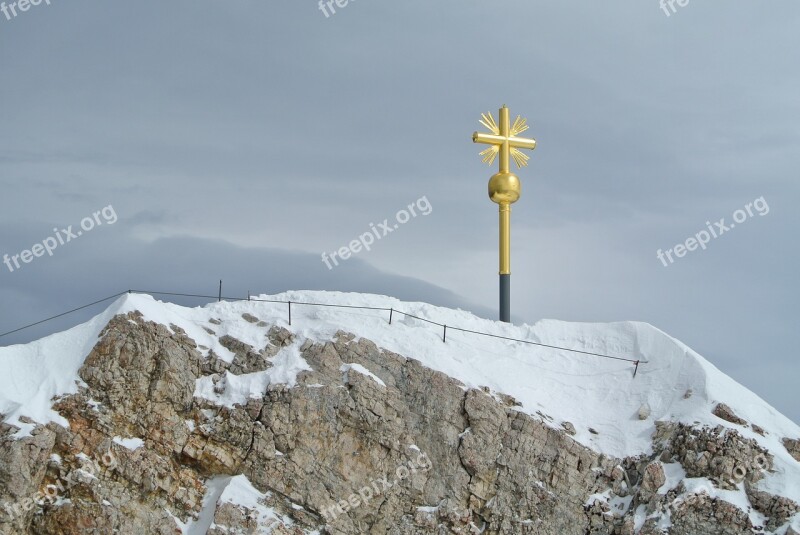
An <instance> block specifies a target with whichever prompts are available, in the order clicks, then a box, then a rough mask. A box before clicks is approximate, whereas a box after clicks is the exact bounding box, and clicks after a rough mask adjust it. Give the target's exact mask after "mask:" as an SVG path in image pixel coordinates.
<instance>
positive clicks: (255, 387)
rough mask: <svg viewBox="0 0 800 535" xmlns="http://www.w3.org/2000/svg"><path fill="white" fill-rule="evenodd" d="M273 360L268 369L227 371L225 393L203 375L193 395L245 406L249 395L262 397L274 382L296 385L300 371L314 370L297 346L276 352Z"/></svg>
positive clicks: (218, 402) (231, 404) (226, 403)
mask: <svg viewBox="0 0 800 535" xmlns="http://www.w3.org/2000/svg"><path fill="white" fill-rule="evenodd" d="M259 343H260V344H261V345H263V343H264V342H263V340H262V341H260V342H259ZM256 345H258V344H256ZM270 362H271V363H272V367H271V368H269V369H268V370H265V371H260V372H253V373H247V374H242V375H234V374H232V373H230V372H227V371H226V372H225V377H224V382H225V389H224V391H223V392H222V393H217V392H216V391H215V389H214V382H213V379H212V377H210V376H207V377H201V378H199V379H197V382H196V384H195V392H194V395H195V396H197V397H201V398H204V399H208V400H210V401H213V402H214V403H216V404H218V405H225V406H228V407H233V406H234V405H236V404H238V405H245V404H246V403H247V400H248V399H250V398H261V397H262V396H263V395H264V394H265V393H266V391H267V387H269V385H271V384H285V385H288V386H290V387H293V386H295V384H296V382H297V374H298V373H300V372H301V371H304V370H311V367H310V366H309V365H308V363H307V362H306V361H305V359H303V357H302V356H300V350H299V348H298V347H297V345H292V346H289V347H284V348H282V349H281V350H280V351H279V352H278V354H277V355H275V356H274V357H272V359H270Z"/></svg>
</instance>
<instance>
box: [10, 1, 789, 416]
mask: <svg viewBox="0 0 800 535" xmlns="http://www.w3.org/2000/svg"><path fill="white" fill-rule="evenodd" d="M49 1H50V5H47V3H45V2H44V1H42V3H40V5H38V6H30V8H29V9H28V10H27V11H24V12H22V11H19V9H18V8H15V9H16V10H15V11H12V10H8V13H9V15H8V16H6V15H3V14H0V81H2V93H0V95H2V102H1V104H2V113H0V255H2V254H8V255H10V256H11V255H15V254H19V253H20V252H21V251H23V250H25V249H30V248H31V246H32V245H33V244H35V243H42V242H44V241H45V240H46V239H47V238H49V237H53V238H56V239H57V238H58V237H60V238H61V239H65V236H64V235H63V233H62V232H61V230H60V229H64V228H67V227H68V226H69V225H72V226H73V231H76V230H78V229H79V228H80V223H81V221H82V219H83V218H84V217H87V216H89V217H92V215H93V214H94V213H95V212H98V211H101V210H102V209H103V208H104V207H113V210H111V209H108V210H106V213H105V214H103V213H101V214H99V215H98V217H97V218H96V219H95V223H94V225H95V228H94V229H92V230H91V231H89V232H85V233H84V234H83V235H81V236H80V237H78V238H75V239H73V240H72V241H70V242H68V243H67V242H66V241H65V243H64V244H63V245H61V244H59V245H58V247H57V248H56V249H55V250H54V251H53V256H52V257H50V256H48V255H47V254H46V253H45V254H44V256H42V257H39V258H33V260H32V261H31V262H30V263H27V264H26V263H21V265H20V267H19V268H15V269H14V271H13V272H12V271H11V270H10V269H9V268H8V267H7V266H6V265H0V298H2V301H1V303H2V304H1V305H0V332H5V331H8V330H11V329H14V328H16V327H18V326H20V325H23V324H25V323H28V322H32V321H36V320H38V319H41V318H43V317H45V316H47V315H50V314H55V313H58V312H61V311H63V310H66V309H69V308H71V307H73V306H77V305H80V304H84V303H87V302H90V301H92V300H94V299H98V298H101V297H105V296H106V295H109V294H112V293H115V292H117V291H120V290H124V289H128V288H136V287H141V288H142V289H148V290H151V289H152V290H159V289H164V290H167V291H184V292H190V293H215V292H216V284H217V282H216V281H217V280H218V279H220V278H221V279H224V280H225V289H226V291H225V293H226V294H229V295H246V293H247V291H248V290H249V291H251V292H253V293H274V292H279V291H283V290H287V289H330V290H347V291H365V292H373V293H381V294H387V295H393V296H397V297H399V298H402V299H412V300H424V301H429V302H432V303H435V304H442V305H447V306H453V307H461V308H468V309H471V310H473V311H475V312H476V313H477V314H479V315H482V316H485V317H494V316H495V314H496V309H497V206H496V205H494V204H492V203H491V202H490V201H489V199H488V197H487V194H486V184H487V182H488V179H489V177H490V176H491V174H492V173H493V172H495V171H494V167H492V168H490V167H488V166H485V165H484V164H482V163H481V161H480V158H479V157H478V155H477V153H478V152H479V151H480V150H481V149H482V147H478V146H476V145H473V143H472V141H471V135H472V132H473V131H475V130H477V129H480V128H481V127H480V125H479V124H478V122H477V120H478V119H479V118H480V114H481V112H487V111H492V112H493V113H495V115H496V113H497V108H499V107H500V106H501V105H503V104H507V105H508V106H509V107H510V108H511V113H512V116H516V114H522V115H523V116H525V117H527V118H528V120H529V123H530V125H531V130H530V131H528V132H526V135H528V134H529V135H531V136H533V137H535V138H536V139H537V141H538V147H537V149H536V150H535V151H534V152H533V153H531V154H530V155H531V157H532V159H531V165H530V166H529V167H527V168H525V169H523V170H522V171H520V172H519V175H520V177H521V180H522V184H523V195H522V198H521V199H520V201H519V202H518V203H517V204H515V205H514V207H513V217H512V219H513V249H512V251H513V257H512V273H513V275H512V291H513V297H512V312H513V318H514V321H515V322H518V323H522V322H525V323H534V322H535V321H537V320H539V319H542V318H556V319H563V320H570V321H591V322H609V321H619V320H640V321H646V322H650V323H652V324H653V325H655V326H657V327H658V328H660V329H662V330H664V331H666V332H668V333H669V334H671V335H673V336H675V337H677V338H679V339H681V340H683V341H684V342H686V343H687V344H689V345H690V346H691V347H693V348H694V349H695V350H697V351H698V352H700V353H701V354H703V355H704V356H705V357H706V358H708V359H709V360H710V361H712V362H713V363H714V364H715V365H716V366H718V367H719V368H720V369H722V370H723V371H725V372H726V373H728V374H729V375H731V376H732V377H734V378H735V379H737V380H738V381H740V382H741V383H743V384H745V385H746V386H748V387H749V388H751V389H752V390H754V391H755V392H756V393H758V394H759V395H761V396H762V397H763V398H765V399H766V400H768V401H769V402H770V403H772V404H773V405H774V406H776V407H777V408H778V409H780V410H781V411H782V412H784V413H785V414H786V415H788V416H789V417H791V418H792V419H794V420H795V421H800V403H798V402H797V399H798V397H797V392H798V390H799V388H798V384H799V383H800V364H798V350H797V342H796V340H797V335H798V325H799V324H800V313H798V304H797V301H798V297H799V296H798V282H797V274H798V272H800V269H799V268H800V265H799V264H800V262H799V261H798V249H797V244H798V239H797V234H798V230H800V216H798V210H797V207H798V205H799V204H800V186H799V185H798V183H799V182H798V167H799V166H798V164H799V163H800V151H798V147H800V97H798V95H800V70H798V66H800V46H799V45H800V33H798V28H800V4H798V3H797V0H774V1H773V2H770V3H769V4H765V3H762V2H744V1H738V2H726V3H722V2H700V1H694V0H691V1H690V2H689V3H688V5H686V6H684V7H679V6H678V5H677V4H675V11H674V12H673V11H672V10H670V8H669V7H665V8H664V10H662V8H661V7H660V5H659V2H658V0H629V1H627V2H620V1H607V2H589V1H582V2H551V1H543V0H524V1H523V0H519V1H516V0H514V1H510V0H501V1H498V2H480V3H476V2H464V1H463V0H461V1H455V0H438V1H436V2H430V1H428V2H421V1H418V0H404V1H402V2H400V1H393V2H389V1H386V0H350V3H349V4H347V5H346V7H344V8H338V7H336V4H333V6H334V8H335V9H336V13H335V14H334V13H331V11H330V9H329V8H326V11H328V16H327V17H326V15H325V13H323V11H322V10H320V9H319V5H318V4H317V2H316V1H315V0H280V1H262V2H255V1H252V0H240V1H235V0H231V1H226V2H220V1H213V2H212V1H208V0H191V1H189V0H173V1H170V2H163V1H160V2H156V1H153V0H140V1H138V2H127V3H123V2H118V1H117V2H104V3H99V2H91V1H88V0H69V1H64V0H49ZM340 1H341V0H340ZM6 2H7V3H8V0H6ZM13 12H16V16H13ZM667 13H669V16H668V15H667ZM422 198H424V199H425V200H426V201H427V203H428V204H427V205H429V206H430V210H428V212H429V213H428V214H427V215H423V214H422V213H421V212H422V211H421V210H417V212H418V215H417V216H416V217H412V218H410V220H409V221H408V222H407V223H405V224H403V225H400V226H399V227H398V228H397V229H396V230H394V231H393V232H392V233H391V234H389V235H387V236H385V237H382V239H381V240H376V242H375V243H374V245H373V246H372V247H371V251H364V250H362V251H360V252H359V253H357V254H355V255H354V257H352V258H350V259H347V260H343V261H340V262H339V266H337V267H334V269H331V270H329V269H328V268H327V267H326V266H325V264H324V263H323V262H322V260H321V254H322V252H323V251H324V252H326V253H328V254H330V253H332V252H333V251H337V250H338V249H339V248H341V247H342V246H345V245H347V244H348V243H349V242H350V241H351V240H353V239H355V238H357V237H358V236H359V235H361V234H364V233H366V232H369V231H370V230H371V226H370V225H371V224H372V223H374V224H375V225H376V226H377V225H378V224H379V223H380V222H383V221H384V220H385V219H388V220H389V223H390V225H392V224H393V223H394V222H395V221H396V220H395V214H396V213H397V212H398V211H399V210H401V209H403V208H405V207H407V205H408V204H410V203H413V202H415V201H417V200H418V199H422ZM761 198H763V200H761V201H756V199H761ZM754 202H755V204H751V205H750V213H752V215H750V214H748V213H747V212H746V211H745V212H738V213H737V212H736V211H737V210H740V209H741V210H745V209H746V207H747V205H748V204H749V203H754ZM422 204H425V201H421V202H420V205H422ZM759 207H760V209H757V208H759ZM765 207H768V208H765ZM112 212H113V214H112ZM762 213H763V214H764V215H761V214H762ZM742 214H745V217H744V218H743V217H742ZM112 215H113V217H112ZM734 215H736V216H737V217H738V219H739V220H741V223H739V224H736V226H735V228H730V230H728V231H726V232H724V234H722V235H719V236H718V237H717V238H711V239H710V240H709V243H708V244H707V245H706V249H705V250H703V249H699V248H698V249H696V250H694V251H691V252H686V251H682V252H684V253H686V254H685V255H684V256H682V257H680V258H678V257H676V256H675V250H674V249H675V245H676V244H679V243H684V244H685V245H687V244H686V240H687V238H690V237H692V236H695V235H697V234H698V233H699V232H701V231H704V230H706V229H707V223H706V222H707V221H708V222H710V224H711V227H712V228H714V229H717V228H718V227H716V225H715V222H717V221H719V220H720V219H721V218H725V223H724V224H725V226H730V223H732V222H733V217H734ZM106 216H109V217H106ZM112 220H113V221H114V223H113V224H112V223H111V221H112ZM97 221H100V222H102V223H103V224H100V225H98V224H97ZM54 228H57V229H59V232H54ZM701 237H702V235H701ZM50 243H52V240H51V242H50ZM688 245H691V242H690V243H689V244H688ZM659 249H661V250H663V251H666V250H668V249H673V252H672V257H673V259H674V263H669V261H665V262H666V263H667V265H666V266H665V265H664V263H662V261H661V260H659V259H658V258H657V255H656V252H657V251H658V250H659ZM39 252H40V253H41V251H39ZM29 259H30V258H29ZM11 265H12V267H14V266H13V263H12V264H11ZM101 309H102V307H99V308H94V309H91V310H87V311H84V312H82V313H81V314H77V315H73V316H70V317H68V318H66V319H62V320H60V321H57V322H53V323H49V324H47V325H44V326H41V327H39V328H36V329H31V330H28V331H25V332H22V333H18V334H15V335H12V336H8V337H4V338H2V339H0V343H2V344H3V345H7V344H10V343H19V342H25V341H28V340H31V339H35V338H37V337H40V336H42V335H44V334H48V333H50V332H54V331H56V330H60V329H63V328H65V327H68V326H70V325H74V324H75V323H78V322H80V321H83V320H85V319H86V318H87V317H88V316H90V315H91V314H94V313H97V312H98V311H99V310H101Z"/></svg>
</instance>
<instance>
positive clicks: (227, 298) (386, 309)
mask: <svg viewBox="0 0 800 535" xmlns="http://www.w3.org/2000/svg"><path fill="white" fill-rule="evenodd" d="M125 294H144V295H151V296H168V297H189V298H196V299H212V300H213V299H216V300H217V301H230V302H241V301H250V302H257V303H274V304H283V305H287V315H288V318H287V319H288V323H289V325H291V324H292V305H294V306H316V307H329V308H342V309H360V310H376V311H382V312H388V313H389V318H388V324H389V325H392V321H393V320H394V315H395V314H401V315H403V316H405V317H409V318H413V319H415V320H419V321H422V322H425V323H429V324H431V325H436V326H438V327H441V328H442V342H443V343H447V330H448V329H450V330H451V331H459V332H463V333H467V334H474V335H477V336H485V337H489V338H494V339H499V340H505V341H509V342H517V343H520V344H527V345H531V346H537V347H542V348H546V349H553V350H557V351H566V352H569V353H576V354H581V355H587V356H591V357H597V358H602V359H609V360H616V361H623V362H629V363H631V364H632V365H633V367H634V368H633V377H636V374H637V373H638V371H639V365H640V364H644V363H645V361H642V360H640V359H634V358H628V357H621V356H614V355H606V354H604V353H596V352H592V351H585V350H583V349H574V348H569V347H561V346H556V345H552V344H544V343H541V342H535V341H533V340H524V339H521V338H513V337H510V336H502V335H499V334H492V333H486V332H481V331H476V330H473V329H465V328H462V327H458V326H456V325H448V324H446V323H440V322H437V321H433V320H431V319H428V318H422V317H420V316H416V315H414V314H410V313H408V312H404V311H402V310H400V309H397V308H394V307H375V306H363V305H347V304H339V303H314V302H307V301H292V300H288V301H283V300H278V299H259V298H256V297H252V296H250V295H249V294H248V296H247V297H230V296H223V295H222V281H220V287H219V293H218V294H217V295H201V294H188V293H177V292H153V291H147V290H126V291H124V292H119V293H116V294H114V295H110V296H108V297H105V298H103V299H98V300H97V301H93V302H91V303H89V304H86V305H82V306H79V307H76V308H73V309H71V310H68V311H66V312H62V313H60V314H56V315H55V316H51V317H49V318H45V319H43V320H39V321H36V322H34V323H30V324H28V325H24V326H22V327H19V328H16V329H14V330H11V331H8V332H4V333H2V334H0V338H3V337H5V336H8V335H11V334H14V333H18V332H20V331H23V330H25V329H29V328H31V327H35V326H37V325H41V324H43V323H46V322H49V321H52V320H55V319H57V318H61V317H64V316H67V315H69V314H73V313H75V312H78V311H80V310H84V309H86V308H89V307H92V306H95V305H98V304H100V303H104V302H106V301H110V300H111V299H115V298H117V297H120V296H122V295H125Z"/></svg>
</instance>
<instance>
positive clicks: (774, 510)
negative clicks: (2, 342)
mask: <svg viewBox="0 0 800 535" xmlns="http://www.w3.org/2000/svg"><path fill="white" fill-rule="evenodd" d="M244 320H245V321H247V322H249V323H250V324H252V325H255V326H259V328H263V329H264V334H265V337H264V339H265V340H266V341H267V342H266V344H265V347H255V348H254V347H251V346H249V345H247V344H244V343H242V342H241V341H239V340H236V339H235V338H233V337H230V336H223V337H222V338H220V342H221V343H222V345H223V346H224V347H226V348H228V349H229V350H230V351H232V352H233V353H234V355H235V359H234V361H233V362H232V363H228V362H225V361H223V360H221V359H219V358H217V357H215V356H214V355H213V354H212V355H211V356H209V357H208V358H204V357H202V356H201V354H200V352H199V351H198V348H197V347H196V345H195V343H194V341H192V340H191V339H189V338H188V337H187V336H186V334H185V333H184V332H183V331H182V330H180V329H179V328H177V327H175V326H172V327H171V328H167V327H165V326H161V325H157V324H154V323H150V322H146V321H144V320H143V318H142V317H141V315H140V314H137V313H131V314H128V315H127V316H120V317H117V318H115V319H114V320H113V321H112V322H111V323H110V324H109V325H108V327H107V328H106V329H105V330H104V332H103V334H102V336H101V339H100V341H99V342H98V344H97V345H96V347H95V348H94V350H93V351H92V353H91V354H90V355H89V356H88V357H87V359H86V361H85V363H84V366H83V367H82V369H81V370H80V376H81V378H82V379H83V380H84V381H85V383H86V388H83V389H82V390H81V391H80V392H79V393H78V394H76V395H72V396H67V397H65V398H63V399H60V400H58V401H57V402H56V404H55V408H56V409H57V410H58V412H59V413H60V414H61V415H62V416H63V417H64V418H66V419H67V420H68V421H69V428H64V427H61V426H58V425H55V424H49V425H47V426H38V427H36V429H35V431H34V432H33V436H31V437H27V438H23V439H19V440H16V439H13V438H11V434H12V433H13V431H15V430H13V429H8V428H5V429H1V430H0V431H1V432H2V435H1V436H0V504H2V503H5V504H6V505H7V507H5V508H4V510H3V511H0V533H20V534H28V533H31V534H32V533H66V534H73V533H75V534H78V533H98V534H100V533H102V534H106V533H119V534H122V535H125V534H139V533H156V534H167V533H170V534H172V533H176V532H177V531H176V530H177V528H178V524H177V523H176V520H175V519H178V520H179V521H181V522H186V521H189V520H191V519H192V518H194V517H196V516H197V515H198V513H199V512H200V511H201V508H202V507H203V498H204V496H205V495H206V494H207V492H208V488H207V485H208V484H209V481H210V480H211V478H213V477H215V476H223V475H229V476H235V475H244V476H246V477H247V479H248V480H249V482H250V483H251V484H252V485H253V486H254V487H255V488H256V489H257V490H258V491H259V492H261V493H263V496H264V498H263V501H264V504H265V505H266V506H268V507H270V508H271V509H272V510H274V511H277V512H278V513H279V515H278V516H275V517H270V518H269V519H265V518H262V517H260V516H259V513H258V511H256V510H254V509H253V508H252V507H250V506H247V505H236V504H233V503H220V504H219V506H218V507H216V509H215V510H214V511H212V514H213V523H212V525H211V528H210V529H209V531H208V533H212V534H222V533H226V534H230V533H256V532H268V533H273V534H278V535H281V534H302V533H310V532H312V531H313V530H319V532H320V533H328V534H348V535H349V534H362V533H372V534H378V533H381V534H384V533H388V534H393V535H416V534H425V533H430V534H445V533H464V534H466V533H485V534H489V535H491V534H520V533H523V534H526V533H529V534H537V535H571V534H574V535H583V534H587V533H592V534H607V535H614V534H618V535H629V534H630V535H632V534H634V533H635V532H636V531H635V529H634V528H635V522H634V513H635V511H637V509H638V508H640V506H642V507H644V508H645V510H646V511H647V516H648V519H647V520H646V521H645V523H644V525H643V526H640V527H639V531H638V533H643V534H647V533H654V534H655V533H658V534H663V533H672V534H674V535H689V534H691V535H711V534H724V535H728V534H740V533H752V532H753V531H752V530H753V528H754V526H752V525H751V523H750V520H749V518H748V515H747V514H746V513H744V512H743V511H741V510H740V509H739V508H737V507H735V506H733V505H731V504H728V503H726V502H724V501H721V500H718V499H712V498H709V497H708V496H705V495H697V494H687V493H686V492H685V489H683V488H682V486H681V485H678V486H677V487H676V488H667V487H668V482H669V481H668V477H667V473H666V471H665V467H666V464H669V463H680V464H681V465H682V466H683V468H684V469H685V470H686V472H687V474H689V475H690V476H691V477H707V478H709V479H710V480H711V481H712V482H713V483H714V484H715V485H717V486H718V487H719V488H733V487H734V486H735V485H737V484H738V483H741V482H744V484H745V485H746V486H747V489H748V496H749V497H750V499H751V502H752V504H753V507H754V508H755V509H756V510H758V511H759V512H761V513H762V514H764V515H765V516H766V517H767V518H768V520H769V522H770V524H769V526H767V527H768V528H769V529H777V528H778V527H781V526H783V525H784V524H785V523H786V522H787V521H788V519H789V518H790V517H791V516H792V515H793V514H794V513H795V512H796V511H797V510H798V506H797V504H795V503H794V502H791V501H790V500H787V499H785V498H781V497H776V496H772V495H770V494H768V493H766V492H763V491H759V490H757V488H756V486H755V484H756V483H757V481H758V480H759V479H760V478H761V477H762V475H763V473H764V472H765V471H768V470H770V469H771V468H772V457H771V456H770V455H769V454H768V453H767V452H766V451H764V450H763V449H761V448H759V446H758V444H757V443H756V442H755V441H752V440H747V439H745V438H743V437H742V436H741V435H739V434H738V433H737V432H736V431H732V430H723V429H722V428H717V429H708V428H694V427H690V426H684V425H680V424H673V423H668V422H667V423H658V432H657V433H656V436H654V452H653V454H652V455H650V456H648V457H637V458H626V459H615V458H611V457H608V456H605V455H602V454H599V453H596V452H594V451H592V450H590V449H587V448H586V447H584V446H582V445H580V444H579V443H577V442H576V441H574V440H573V439H572V437H571V433H574V432H575V431H574V427H573V426H572V424H569V423H568V422H564V423H563V427H562V426H561V425H556V424H554V423H552V418H550V417H548V416H547V415H541V416H542V417H541V418H535V417H531V416H529V415H527V414H524V413H522V412H519V410H518V408H517V402H516V401H515V400H514V399H513V398H511V397H509V396H503V395H499V394H494V393H492V392H489V391H486V390H476V389H468V388H466V387H465V386H464V385H462V384H460V383H459V382H458V381H455V380H453V379H452V378H450V377H448V376H446V375H444V374H442V373H439V372H435V371H432V370H430V369H427V368H425V367H423V366H422V365H421V364H420V363H419V362H417V361H415V360H412V359H409V358H406V357H405V356H401V355H397V354H394V353H392V352H389V351H386V350H382V349H380V348H378V347H377V346H376V345H375V344H373V343H372V342H370V341H369V340H365V339H356V338H355V336H354V335H352V334H348V333H344V332H340V333H338V334H337V335H336V337H335V339H334V340H332V341H330V342H328V343H312V342H311V341H302V340H296V339H295V337H294V335H292V333H290V332H289V331H287V330H286V329H281V328H277V327H272V328H271V329H270V328H269V326H267V325H264V326H263V327H261V323H263V322H261V321H260V320H259V319H258V318H257V317H255V316H248V317H245V318H244ZM219 324H220V322H218V321H214V322H211V325H212V326H216V325H219ZM210 329H211V328H209V330H210ZM286 348H293V349H297V350H298V351H300V354H301V355H302V357H303V358H304V359H305V360H306V362H307V363H308V364H309V365H310V367H311V368H312V370H313V371H307V372H302V373H301V374H300V375H299V376H298V378H297V385H296V386H294V387H291V388H290V387H288V386H287V385H283V384H272V385H270V386H269V387H268V388H267V391H266V393H265V394H264V395H263V396H260V397H257V398H250V399H249V400H248V401H247V403H246V404H245V405H236V406H234V407H232V408H231V407H223V406H218V405H215V404H213V403H212V402H211V401H209V400H206V399H203V398H200V397H196V396H195V395H194V393H195V385H196V381H197V379H198V378H201V377H203V376H212V375H216V376H217V377H216V379H217V380H215V381H214V391H215V392H216V393H217V394H224V393H226V392H227V390H228V389H229V388H231V386H230V385H229V384H228V382H227V381H226V380H224V377H225V376H226V374H232V375H234V376H235V375H242V374H247V373H253V372H259V371H262V370H268V369H270V368H271V367H272V366H273V362H272V360H273V358H275V357H276V355H278V354H279V352H280V351H282V350H283V349H286ZM410 356H413V355H410ZM344 364H354V365H361V366H363V367H365V368H367V369H368V370H369V371H370V372H372V373H373V374H375V375H376V376H377V377H378V378H379V380H380V381H381V382H382V383H383V384H381V383H380V382H379V381H376V380H375V379H374V378H372V377H370V376H368V375H365V374H362V373H360V372H359V371H358V368H357V367H356V368H351V369H350V370H349V371H347V372H346V373H343V372H342V366H343V365H344ZM570 432H571V433H570ZM130 438H138V439H141V440H142V446H141V447H135V445H131V444H130V442H126V441H125V440H122V439H130ZM126 444H127V445H126ZM787 447H788V446H787ZM600 495H602V496H604V497H600ZM615 499H618V500H616V501H615ZM212 507H213V503H212ZM282 519H291V521H284V520H282ZM664 519H669V520H670V522H671V527H669V528H667V531H663V530H662V529H661V527H660V526H661V525H662V522H661V521H662V520H664ZM259 530H261V531H259Z"/></svg>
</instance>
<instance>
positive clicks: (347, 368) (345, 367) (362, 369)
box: [339, 363, 386, 388]
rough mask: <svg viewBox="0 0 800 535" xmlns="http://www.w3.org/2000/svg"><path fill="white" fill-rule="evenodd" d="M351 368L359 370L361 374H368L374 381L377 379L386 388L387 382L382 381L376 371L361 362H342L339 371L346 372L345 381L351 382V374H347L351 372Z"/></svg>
mask: <svg viewBox="0 0 800 535" xmlns="http://www.w3.org/2000/svg"><path fill="white" fill-rule="evenodd" d="M350 370H353V371H355V372H358V373H360V374H361V375H366V376H367V377H369V378H370V379H372V380H373V381H375V382H376V383H378V384H379V385H381V386H382V387H384V388H386V383H384V382H383V381H381V379H380V377H378V376H377V375H375V374H374V373H372V372H371V371H369V370H368V369H366V368H365V367H364V366H362V365H361V364H355V363H352V364H342V366H341V367H340V368H339V371H340V372H343V373H344V382H345V383H349V382H350V379H349V376H348V375H347V374H348V373H349V372H350Z"/></svg>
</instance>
